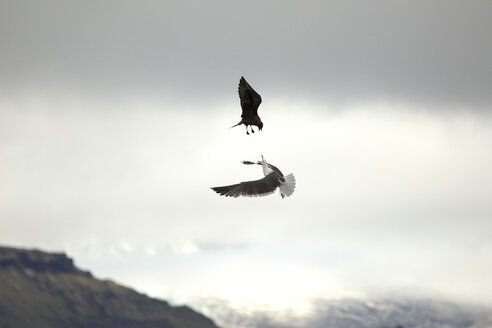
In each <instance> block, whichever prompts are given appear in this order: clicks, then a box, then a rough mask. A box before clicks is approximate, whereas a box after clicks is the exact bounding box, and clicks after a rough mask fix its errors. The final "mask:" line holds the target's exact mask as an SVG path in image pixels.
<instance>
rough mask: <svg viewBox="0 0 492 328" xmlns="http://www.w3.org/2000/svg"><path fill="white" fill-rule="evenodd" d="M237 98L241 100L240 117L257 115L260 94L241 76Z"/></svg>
mask: <svg viewBox="0 0 492 328" xmlns="http://www.w3.org/2000/svg"><path fill="white" fill-rule="evenodd" d="M238 92H239V99H240V100H241V108H242V110H243V113H242V114H241V117H242V118H250V117H255V116H257V115H258V107H259V106H260V104H261V96H260V95H259V94H258V93H257V92H256V91H255V90H254V89H253V88H252V87H251V86H250V85H249V83H248V82H246V80H245V79H244V77H242V76H241V79H240V80H239V88H238Z"/></svg>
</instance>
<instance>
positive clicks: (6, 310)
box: [0, 247, 216, 328]
mask: <svg viewBox="0 0 492 328" xmlns="http://www.w3.org/2000/svg"><path fill="white" fill-rule="evenodd" d="M0 295H1V297H0V327H2V328H7V327H9V328H10V327H12V328H13V327H23V328H29V327H36V328H43V327H46V328H48V327H49V328H55V327H71V328H79V327H93V328H103V327H148V328H151V327H152V328H154V327H156V328H157V327H165V328H209V327H210V328H213V327H216V326H215V325H214V323H213V322H212V321H211V320H209V319H208V318H206V317H205V316H203V315H201V314H199V313H197V312H195V311H193V310H192V309H190V308H188V307H184V306H180V307H173V306H170V305H169V304H168V303H167V302H165V301H161V300H156V299H152V298H149V297H147V296H145V295H142V294H139V293H137V292H136V291H134V290H132V289H129V288H125V287H122V286H120V285H118V284H116V283H114V282H112V281H101V280H97V279H94V278H93V277H92V275H91V274H90V273H88V272H84V271H82V270H79V269H77V268H76V267H75V266H74V265H73V261H72V260H71V259H70V258H68V257H67V256H66V255H65V254H51V253H45V252H40V251H33V250H22V249H15V248H4V247H0Z"/></svg>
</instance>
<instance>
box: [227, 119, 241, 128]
mask: <svg viewBox="0 0 492 328" xmlns="http://www.w3.org/2000/svg"><path fill="white" fill-rule="evenodd" d="M241 124H243V120H241V121H239V123H238V124H235V125H233V126H231V127H230V128H229V129H232V128H233V127H236V126H238V125H241Z"/></svg>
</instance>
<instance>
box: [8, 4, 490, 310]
mask: <svg viewBox="0 0 492 328" xmlns="http://www.w3.org/2000/svg"><path fill="white" fill-rule="evenodd" d="M491 30H492V3H491V2H489V1H473V2H463V1H431V2H429V1H411V2H399V1H379V0H378V1H373V2H371V3H368V2H363V1H353V2H347V1H303V2H291V1H248V2H233V1H208V0H207V1H187V2H183V1H98V2H97V3H96V2H82V1H72V2H67V1H51V0H48V1H43V2H37V1H22V2H20V1H0V47H1V49H2V51H1V52H0V223H1V226H2V229H0V243H1V244H3V245H10V246H19V247H29V248H41V249H44V250H53V251H64V252H67V253H68V254H69V255H70V256H72V257H74V258H75V262H76V264H77V265H78V266H79V267H81V268H83V269H86V270H90V271H91V272H92V273H93V274H94V275H95V276H96V277H100V278H111V279H114V280H116V281H118V282H120V283H122V284H125V285H128V286H132V287H134V288H136V289H137V290H139V291H142V292H145V293H148V294H149V295H152V296H156V297H161V298H165V299H168V300H170V301H172V302H175V303H190V302H191V303H192V302H194V300H197V299H206V298H218V299H223V300H227V301H228V302H230V303H231V304H232V305H234V306H237V307H244V306H250V307H251V306H257V305H258V306H267V307H269V308H272V309H285V308H290V309H293V310H294V311H297V312H300V313H302V312H303V311H307V310H306V309H307V308H309V304H310V300H313V299H315V298H316V299H320V298H326V299H336V298H343V297H353V298H358V299H363V298H370V297H375V296H385V295H410V296H422V297H439V298H443V299H447V300H455V301H466V302H474V303H478V304H484V305H492V296H491V295H492V283H491V280H490V277H492V261H491V260H490V259H492V238H491V237H490V231H492V221H491V220H492V201H491V200H492V199H491V195H492V173H491V170H490V168H491V167H492V116H491V109H492V92H491V87H492V60H491V58H492V35H491V33H490V31H491ZM241 76H244V77H245V78H246V79H247V80H248V82H249V83H250V84H251V85H252V87H253V88H255V90H256V91H257V92H258V93H260V94H261V96H262V98H263V102H262V104H261V106H260V109H259V115H260V116H261V118H262V121H263V123H264V128H263V131H261V132H259V133H255V134H251V135H249V136H247V135H246V133H245V129H244V127H242V126H241V127H236V128H234V129H229V127H230V126H232V125H234V124H236V123H237V122H238V121H239V120H240V113H241V111H240V105H239V99H238V94H237V85H238V82H239V78H240V77H241ZM261 155H264V156H265V158H266V159H267V160H268V161H271V163H273V164H274V165H276V166H277V167H279V168H280V169H281V170H282V172H283V173H284V174H288V173H294V175H295V176H296V180H297V188H296V190H295V192H294V194H293V195H292V196H291V197H289V198H286V199H281V197H280V196H279V195H278V193H276V194H274V195H270V196H267V197H262V198H239V199H229V198H224V197H220V196H219V195H217V194H215V193H214V192H213V191H211V190H210V189H209V187H212V186H220V185H227V184H233V183H237V182H240V181H247V180H252V179H258V178H261V177H262V176H263V174H262V170H261V168H260V167H258V166H245V165H242V164H241V163H240V162H241V161H242V160H251V161H257V160H259V159H260V158H261Z"/></svg>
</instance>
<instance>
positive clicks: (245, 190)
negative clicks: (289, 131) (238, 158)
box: [211, 155, 296, 198]
mask: <svg viewBox="0 0 492 328" xmlns="http://www.w3.org/2000/svg"><path fill="white" fill-rule="evenodd" d="M242 163H243V164H258V165H261V166H263V174H264V175H265V177H264V178H263V179H260V180H255V181H246V182H241V183H238V184H235V185H230V186H224V187H212V188H211V189H212V190H214V191H215V192H216V193H218V194H220V195H222V196H226V197H239V196H249V197H256V196H266V195H269V194H273V192H274V191H275V189H277V187H278V188H279V189H280V196H282V198H284V197H285V196H287V197H288V196H290V195H292V193H294V189H295V187H296V179H295V177H294V175H293V174H292V173H291V174H289V175H287V176H284V175H283V174H282V172H280V170H279V169H278V168H276V167H275V166H273V165H272V164H268V163H267V161H266V159H265V158H264V157H263V155H261V161H258V162H256V163H254V162H250V161H243V162H242Z"/></svg>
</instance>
